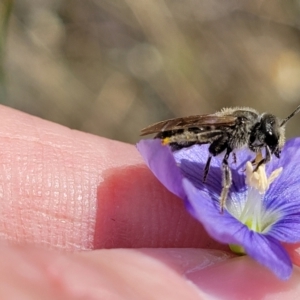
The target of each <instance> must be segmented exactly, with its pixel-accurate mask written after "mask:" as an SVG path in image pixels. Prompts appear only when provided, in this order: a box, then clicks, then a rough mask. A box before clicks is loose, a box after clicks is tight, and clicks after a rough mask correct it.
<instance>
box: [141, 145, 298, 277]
mask: <svg viewBox="0 0 300 300" xmlns="http://www.w3.org/2000/svg"><path fill="white" fill-rule="evenodd" d="M137 148H138V150H139V151H140V153H141V155H142V156H143V158H144V160H145V161H146V163H147V165H148V166H149V168H150V169H151V170H152V172H153V173H154V174H155V176H156V177H157V178H158V179H159V180H160V181H161V182H162V183H163V184H164V185H165V186H166V188H167V189H169V190H170V191H171V192H173V193H174V194H176V195H177V196H179V197H180V198H182V199H183V201H184V202H185V204H186V208H187V210H188V211H189V212H190V213H191V214H192V215H193V216H194V217H195V218H196V219H197V220H198V221H199V222H201V223H202V224H203V225H204V227H205V229H206V230H207V232H208V233H209V234H210V235H211V236H212V237H213V238H214V239H216V240H218V241H219V242H221V243H227V244H229V245H234V247H236V246H238V247H241V249H243V250H244V251H245V252H246V253H247V254H248V255H249V256H251V257H252V258H254V259H255V260H257V261H258V262H260V263H261V264H262V265H264V266H266V267H268V268H269V269H271V270H272V271H273V272H274V273H275V274H276V275H277V276H278V277H279V278H281V279H288V278H289V277H290V275H291V272H292V262H291V260H290V257H289V255H288V254H287V252H286V250H285V249H284V248H283V246H282V245H281V242H285V243H296V242H299V241H300V195H299V186H300V169H299V166H298V165H299V163H300V139H293V140H290V141H288V142H287V143H286V145H285V147H284V149H283V151H282V154H281V158H280V159H277V158H273V159H272V161H271V162H270V163H268V165H267V166H266V173H267V176H270V174H271V173H272V172H273V171H274V170H276V169H278V168H280V167H283V170H282V173H281V174H280V176H279V177H278V178H276V179H275V181H274V182H273V183H272V184H271V185H270V186H269V187H268V188H267V189H266V192H265V193H264V194H261V193H260V192H259V191H258V190H257V189H255V188H253V187H251V186H249V185H248V184H246V183H245V168H246V162H247V161H251V160H252V159H253V158H254V157H253V153H252V154H251V153H249V152H248V151H247V150H240V151H238V152H237V153H236V156H237V160H236V163H234V162H233V159H232V158H231V160H230V161H229V162H230V166H231V170H232V186H231V189H230V191H229V194H228V198H227V202H226V207H225V209H224V212H223V213H221V212H220V211H221V209H220V203H219V198H220V194H221V190H222V186H221V182H222V173H221V168H220V166H221V161H222V157H214V158H213V159H212V162H211V167H210V170H209V173H208V176H207V179H206V182H205V183H203V180H202V178H203V171H204V167H205V163H206V160H207V158H208V149H207V148H208V147H207V146H206V145H201V146H199V145H195V146H192V147H190V148H186V149H182V150H179V151H176V152H172V151H171V150H170V148H169V147H168V146H163V145H161V141H160V140H158V139H155V140H153V139H149V140H142V141H140V142H139V143H138V144H137Z"/></svg>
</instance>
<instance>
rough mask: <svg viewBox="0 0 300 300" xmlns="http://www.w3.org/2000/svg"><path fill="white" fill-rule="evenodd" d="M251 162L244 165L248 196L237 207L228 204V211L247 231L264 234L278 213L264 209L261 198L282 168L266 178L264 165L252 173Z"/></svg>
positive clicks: (277, 216) (275, 219)
mask: <svg viewBox="0 0 300 300" xmlns="http://www.w3.org/2000/svg"><path fill="white" fill-rule="evenodd" d="M253 170H254V169H253V165H252V163H251V162H247V164H246V184H247V186H248V194H247V197H246V199H245V200H244V201H242V202H241V203H239V205H237V204H236V203H235V205H233V204H232V203H229V205H228V211H229V212H230V213H231V214H232V215H233V216H234V217H236V218H237V219H238V220H239V221H240V222H242V223H243V224H245V225H247V226H248V227H249V229H251V230H253V231H256V232H261V233H266V232H268V230H269V229H270V226H272V224H273V223H274V222H276V221H277V220H278V218H279V212H277V211H269V210H267V209H266V208H265V205H264V202H263V198H264V194H265V193H266V191H267V190H268V189H269V187H270V184H271V183H272V182H273V181H274V180H275V179H276V178H277V177H278V176H279V175H280V173H281V172H282V168H279V169H276V170H275V171H273V172H272V174H271V175H270V176H269V177H267V174H266V170H265V165H264V164H263V165H261V166H259V168H258V169H257V170H256V171H255V172H253Z"/></svg>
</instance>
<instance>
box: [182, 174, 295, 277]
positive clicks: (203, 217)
mask: <svg viewBox="0 0 300 300" xmlns="http://www.w3.org/2000/svg"><path fill="white" fill-rule="evenodd" d="M183 186H184V189H185V192H186V194H187V198H188V200H187V208H188V210H189V211H190V213H191V214H192V215H193V216H194V217H195V218H196V219H197V220H198V221H200V222H201V223H202V224H203V226H204V227H205V229H206V230H207V232H208V233H209V234H210V235H211V236H212V237H213V238H214V239H216V240H218V241H219V242H222V243H227V244H236V245H240V246H242V247H243V248H244V249H245V251H246V253H247V254H248V255H249V256H251V257H253V258H254V259H255V260H257V261H258V262H260V263H261V264H263V265H264V266H266V267H268V268H269V269H271V270H272V271H273V272H274V273H275V274H276V275H277V276H278V277H279V278H281V279H287V278H288V277H289V276H290V275H291V271H292V263H291V261H290V258H289V256H288V254H287V253H286V251H285V250H284V248H283V247H282V246H281V245H280V243H279V242H278V241H277V240H276V239H274V238H272V237H269V236H264V235H263V234H260V233H257V232H254V231H252V230H250V229H249V228H248V227H247V226H246V225H244V224H242V223H241V222H240V221H238V220H237V219H235V218H234V217H233V216H232V215H230V214H229V213H228V212H227V211H224V212H223V213H220V211H219V210H218V209H217V207H216V205H215V204H214V202H213V201H210V200H209V199H207V198H205V197H204V196H203V192H202V191H200V190H198V189H197V188H195V187H194V185H193V184H192V183H190V182H189V181H188V180H187V179H184V180H183Z"/></svg>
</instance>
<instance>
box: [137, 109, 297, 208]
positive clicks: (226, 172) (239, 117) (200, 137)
mask: <svg viewBox="0 0 300 300" xmlns="http://www.w3.org/2000/svg"><path fill="white" fill-rule="evenodd" d="M299 111H300V105H299V106H298V107H297V108H296V109H295V110H294V111H293V113H291V114H290V115H289V116H288V117H287V118H285V119H283V120H280V119H279V118H278V117H276V116H275V115H273V114H270V113H263V114H259V113H258V112H257V111H256V110H255V109H252V108H248V107H235V108H224V109H222V110H221V111H219V112H216V113H214V114H208V115H195V116H189V117H183V118H175V119H169V120H165V121H162V122H158V123H155V124H152V125H150V126H148V127H146V128H144V129H142V130H141V135H142V136H143V135H148V134H152V133H155V134H156V135H155V138H159V139H161V140H162V143H163V144H164V145H169V146H170V147H171V149H172V151H177V150H180V149H182V148H186V147H191V146H193V145H195V144H198V145H202V144H210V145H209V148H208V150H209V155H208V159H207V162H206V165H205V168H204V174H203V182H205V180H206V177H207V175H208V171H209V167H210V163H211V159H212V157H213V156H217V155H219V154H224V157H223V160H222V192H221V195H220V206H221V211H223V208H224V205H225V202H226V199H227V195H228V192H229V189H230V187H231V184H232V176H231V170H230V167H229V164H228V158H229V156H230V154H231V153H232V154H233V155H234V160H235V151H236V150H238V149H241V148H243V147H248V148H249V149H250V150H251V151H253V152H254V153H256V154H258V153H261V152H262V150H263V149H265V157H263V158H262V159H261V160H260V161H257V160H253V162H252V163H253V164H254V165H255V168H254V171H256V170H257V169H258V168H259V166H261V165H262V164H266V163H268V162H269V161H270V160H271V156H272V154H274V155H275V156H276V157H277V158H280V152H281V149H282V147H283V145H284V142H285V134H284V127H285V124H286V123H287V122H288V120H290V119H291V118H292V117H293V116H294V115H295V114H296V113H298V112H299ZM257 157H258V156H257Z"/></svg>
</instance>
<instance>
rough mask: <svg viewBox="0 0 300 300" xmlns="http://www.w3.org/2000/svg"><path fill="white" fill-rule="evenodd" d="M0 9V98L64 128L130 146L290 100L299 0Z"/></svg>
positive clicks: (296, 67)
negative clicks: (167, 129) (144, 136)
mask: <svg viewBox="0 0 300 300" xmlns="http://www.w3.org/2000/svg"><path fill="white" fill-rule="evenodd" d="M0 13H1V24H0V26H1V28H0V34H1V38H0V41H1V44H0V54H1V57H0V58H1V61H0V63H1V70H0V79H1V83H0V84H1V98H0V102H1V103H2V104H4V105H8V106H11V107H14V108H16V109H19V110H21V111H24V112H28V113H30V114H33V115H36V116H39V117H42V118H44V119H48V120H51V121H54V122H57V123H60V124H63V125H66V126H68V127H71V128H74V129H78V130H82V131H86V132H90V133H93V134H97V135H101V136H105V137H109V138H112V139H117V140H121V141H125V142H130V143H135V142H136V141H138V139H139V131H140V129H141V128H143V127H145V126H147V125H149V124H150V123H153V122H156V121H160V120H163V119H167V118H172V117H180V116H187V115H191V114H205V113H213V112H215V111H216V110H219V109H221V108H222V107H224V106H251V107H254V108H256V109H257V110H259V111H261V112H264V111H269V112H272V113H274V114H276V115H278V116H280V117H286V116H287V115H288V114H289V113H291V112H292V111H293V109H294V108H295V107H296V106H297V105H298V104H300V0H286V1H280V0H278V1H277V0H251V1H250V0H249V1H247V0H244V1H241V0H226V1H224V0H84V1H82V0H15V1H12V0H1V4H0ZM8 17H9V18H8ZM299 125H300V115H298V116H297V117H295V119H294V120H292V121H291V123H290V124H289V126H288V128H287V136H288V137H291V136H296V135H300V128H299V127H300V126H299Z"/></svg>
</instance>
